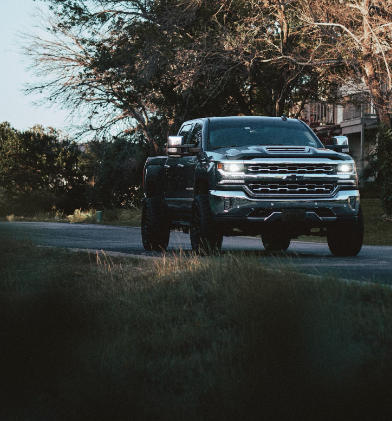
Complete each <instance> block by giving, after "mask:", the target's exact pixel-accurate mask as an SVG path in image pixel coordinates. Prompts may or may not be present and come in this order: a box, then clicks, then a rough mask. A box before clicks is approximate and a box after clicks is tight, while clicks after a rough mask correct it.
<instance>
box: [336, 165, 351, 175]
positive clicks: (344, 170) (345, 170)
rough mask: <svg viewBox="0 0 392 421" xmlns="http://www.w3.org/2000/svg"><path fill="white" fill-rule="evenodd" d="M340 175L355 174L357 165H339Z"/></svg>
mask: <svg viewBox="0 0 392 421" xmlns="http://www.w3.org/2000/svg"><path fill="white" fill-rule="evenodd" d="M338 174H355V164H346V163H344V164H338Z"/></svg>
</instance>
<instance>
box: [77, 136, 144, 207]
mask: <svg viewBox="0 0 392 421" xmlns="http://www.w3.org/2000/svg"><path fill="white" fill-rule="evenodd" d="M147 156H148V149H147V148H144V150H143V147H141V146H140V145H138V144H137V143H135V141H134V140H128V139H125V138H124V137H120V138H116V139H113V140H110V141H109V140H106V139H102V140H93V141H90V142H88V143H86V144H85V145H84V152H83V154H82V156H81V161H80V166H81V168H82V170H83V173H84V174H85V175H86V178H87V182H88V185H89V188H88V191H87V192H86V201H87V203H88V206H91V207H93V208H96V209H102V208H106V209H116V208H117V209H118V208H129V207H132V206H135V205H137V204H139V201H140V199H141V194H142V186H141V185H142V174H143V164H144V161H145V159H146V158H147Z"/></svg>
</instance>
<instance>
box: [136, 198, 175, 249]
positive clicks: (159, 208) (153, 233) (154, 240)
mask: <svg viewBox="0 0 392 421" xmlns="http://www.w3.org/2000/svg"><path fill="white" fill-rule="evenodd" d="M170 228H171V227H170V220H169V217H168V212H167V210H166V208H165V205H164V203H163V202H162V200H160V199H158V198H156V197H149V198H146V199H143V202H142V220H141V230H142V241H143V247H144V248H145V249H146V250H149V251H151V250H154V251H164V250H166V248H167V246H168V244H169V238H170Z"/></svg>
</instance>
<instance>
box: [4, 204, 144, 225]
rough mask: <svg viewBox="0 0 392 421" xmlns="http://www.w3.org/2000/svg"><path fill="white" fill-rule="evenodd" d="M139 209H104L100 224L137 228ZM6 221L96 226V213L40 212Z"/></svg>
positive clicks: (8, 217) (76, 211) (91, 211)
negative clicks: (66, 213)
mask: <svg viewBox="0 0 392 421" xmlns="http://www.w3.org/2000/svg"><path fill="white" fill-rule="evenodd" d="M140 218H141V209H139V208H132V209H114V210H110V209H104V210H103V211H102V223H103V224H105V225H126V226H133V227H137V226H140ZM5 220H7V221H29V222H65V223H71V224H75V223H85V224H96V223H98V222H97V211H96V210H95V209H90V210H88V211H81V210H80V209H75V211H74V213H73V214H72V215H65V214H63V213H61V212H58V211H55V212H40V213H37V214H36V215H34V216H31V217H24V216H17V215H8V216H7V217H6V218H5Z"/></svg>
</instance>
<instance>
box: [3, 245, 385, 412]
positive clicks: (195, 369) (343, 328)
mask: <svg viewBox="0 0 392 421" xmlns="http://www.w3.org/2000/svg"><path fill="white" fill-rule="evenodd" d="M0 252H1V256H2V259H1V262H0V280H1V282H0V293H1V295H0V297H1V306H0V313H1V314H0V326H1V330H0V343H1V344H3V345H2V347H1V348H0V379H1V381H0V419H2V420H20V419H34V420H35V419H37V420H41V419H42V420H43V419H48V420H49V419H50V420H70V419H72V420H108V419H110V420H152V419H153V420H184V419H186V420H221V419H222V420H223V419H224V420H260V419H263V420H284V419H290V420H293V419H301V420H316V419H317V420H320V419H321V420H324V419H325V420H331V419H334V420H336V419H342V420H343V419H344V420H349V419H372V420H375V419H377V420H378V419H384V418H385V419H387V418H386V417H390V415H391V414H392V412H391V409H392V408H391V402H392V399H391V398H392V360H391V358H390V357H391V352H392V317H391V316H392V292H391V290H390V289H389V288H386V287H384V286H381V285H357V284H347V283H342V282H340V281H339V280H338V279H332V278H329V279H312V278H308V277H306V276H304V275H301V274H299V273H298V272H295V271H293V270H287V269H283V268H281V270H280V271H271V270H267V269H266V268H265V267H264V265H263V262H262V260H260V258H258V257H252V256H244V255H228V256H223V257H220V256H217V257H214V258H199V257H196V256H193V255H191V256H185V255H184V256H181V255H179V256H178V255H176V256H173V255H169V254H168V255H166V256H165V258H163V259H159V260H158V259H156V260H148V261H146V260H138V259H124V258H121V259H120V258H115V259H113V258H109V257H108V256H105V255H88V254H86V253H71V252H66V251H58V250H52V249H45V248H36V247H34V246H33V245H31V244H29V243H27V242H26V243H16V242H14V241H12V240H11V239H3V240H2V242H1V244H0Z"/></svg>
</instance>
